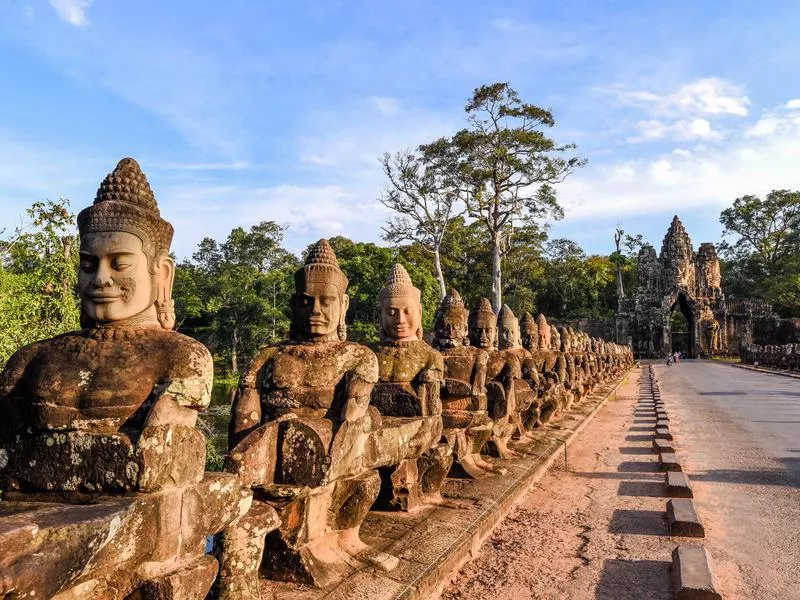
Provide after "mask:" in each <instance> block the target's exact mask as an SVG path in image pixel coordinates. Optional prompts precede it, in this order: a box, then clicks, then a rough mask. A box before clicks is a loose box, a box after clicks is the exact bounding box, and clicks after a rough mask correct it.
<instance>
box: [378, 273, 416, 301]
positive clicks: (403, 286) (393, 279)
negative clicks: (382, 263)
mask: <svg viewBox="0 0 800 600" xmlns="http://www.w3.org/2000/svg"><path fill="white" fill-rule="evenodd" d="M409 295H411V296H413V297H414V298H416V300H417V302H420V301H421V299H422V292H420V291H419V289H418V288H415V287H414V284H413V282H412V281H411V277H410V276H409V275H408V271H406V268H405V267H404V266H403V265H401V264H400V263H395V264H394V266H393V267H392V270H391V271H390V272H389V277H387V278H386V285H385V286H383V288H381V291H380V292H379V293H378V299H379V300H380V301H381V302H383V301H384V300H386V299H387V298H397V297H399V296H409Z"/></svg>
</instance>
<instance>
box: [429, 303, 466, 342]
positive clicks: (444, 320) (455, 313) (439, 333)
mask: <svg viewBox="0 0 800 600" xmlns="http://www.w3.org/2000/svg"><path fill="white" fill-rule="evenodd" d="M468 318H469V311H468V310H467V308H466V306H464V301H463V300H462V299H461V296H460V295H459V293H458V292H457V291H456V290H454V289H452V288H450V291H449V292H448V293H447V295H446V296H445V297H444V298H443V299H442V302H441V303H440V304H439V309H438V310H437V311H436V322H435V324H434V330H435V331H434V338H433V345H434V346H435V347H436V348H454V347H456V346H469V337H468V329H467V328H468Z"/></svg>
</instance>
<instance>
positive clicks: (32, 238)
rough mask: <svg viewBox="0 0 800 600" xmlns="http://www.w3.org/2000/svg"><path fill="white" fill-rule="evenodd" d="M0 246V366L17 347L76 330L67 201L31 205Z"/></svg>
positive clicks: (74, 255)
mask: <svg viewBox="0 0 800 600" xmlns="http://www.w3.org/2000/svg"><path fill="white" fill-rule="evenodd" d="M26 214H27V221H26V223H25V225H23V226H20V227H19V228H18V229H17V230H16V231H15V232H14V233H13V234H12V235H11V236H9V237H8V239H7V240H6V241H3V242H0V364H4V363H5V361H6V360H8V358H9V357H10V356H11V355H12V354H13V353H14V352H15V351H16V350H17V349H18V348H20V347H21V346H24V345H26V344H30V343H31V342H35V341H37V340H41V339H44V338H48V337H51V336H54V335H57V334H59V333H64V332H65V331H70V330H73V329H78V327H79V321H80V309H79V305H78V300H77V295H76V293H75V286H76V284H77V273H78V252H77V248H78V245H77V237H76V236H75V233H74V232H75V218H74V216H73V215H72V214H71V213H70V212H69V201H68V200H63V199H62V200H58V201H50V200H48V201H45V202H35V203H34V204H33V205H32V206H31V207H30V208H29V209H28V211H27V213H26Z"/></svg>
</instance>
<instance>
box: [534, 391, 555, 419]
mask: <svg viewBox="0 0 800 600" xmlns="http://www.w3.org/2000/svg"><path fill="white" fill-rule="evenodd" d="M558 408H559V397H558V388H557V387H552V388H550V389H549V390H548V391H547V393H546V394H545V395H544V396H543V397H542V403H541V406H540V408H539V420H540V421H541V423H542V424H547V423H549V422H550V421H551V420H552V418H553V417H554V416H555V414H556V412H557V411H558Z"/></svg>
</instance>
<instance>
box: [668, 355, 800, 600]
mask: <svg viewBox="0 0 800 600" xmlns="http://www.w3.org/2000/svg"><path fill="white" fill-rule="evenodd" d="M656 370H657V374H658V377H659V379H660V382H661V389H662V393H663V396H664V400H665V403H666V405H667V410H668V411H669V412H670V417H671V428H672V430H673V431H674V432H675V436H676V443H677V450H678V455H679V458H680V459H681V462H682V464H683V465H684V466H685V470H687V472H688V474H689V477H690V478H691V480H692V481H693V487H694V488H695V502H696V503H697V505H698V509H699V511H700V514H701V517H702V518H704V519H705V521H706V530H707V532H706V533H707V535H706V537H707V539H706V542H705V543H706V546H707V547H708V548H709V550H710V551H711V553H712V556H713V557H714V559H715V561H716V562H717V565H718V567H719V570H720V574H721V576H722V579H723V587H724V588H727V591H728V593H729V595H730V596H731V597H734V598H753V599H759V600H761V599H772V598H775V599H781V600H788V599H800V380H798V379H792V378H789V377H782V376H780V375H772V374H763V373H756V372H753V371H748V370H744V369H738V368H735V367H732V366H730V365H724V364H718V363H711V362H705V361H684V362H681V363H679V364H677V365H673V366H672V367H666V366H665V365H658V366H657V367H656Z"/></svg>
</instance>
